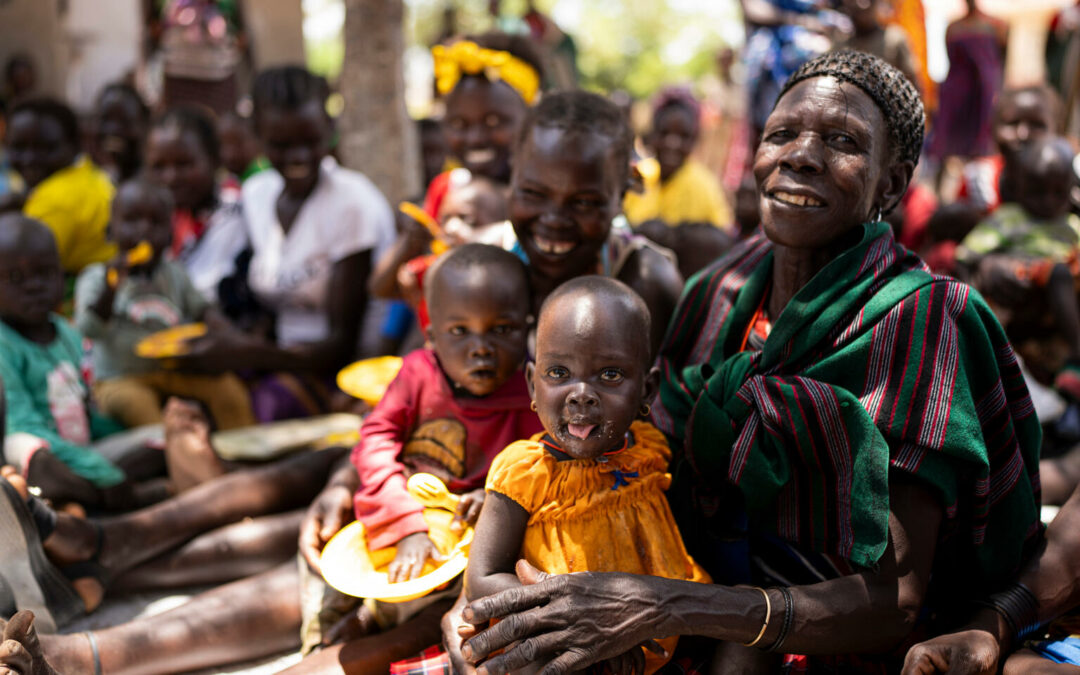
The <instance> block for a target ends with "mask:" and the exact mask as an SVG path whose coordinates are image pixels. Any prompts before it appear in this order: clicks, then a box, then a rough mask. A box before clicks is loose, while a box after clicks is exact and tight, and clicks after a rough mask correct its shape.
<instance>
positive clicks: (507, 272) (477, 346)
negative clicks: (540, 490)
mask: <svg viewBox="0 0 1080 675" xmlns="http://www.w3.org/2000/svg"><path fill="white" fill-rule="evenodd" d="M428 276H429V279H428V284H427V287H426V293H427V299H428V304H429V306H430V307H431V325H430V327H429V328H428V333H427V335H428V341H429V344H430V345H431V346H430V347H429V348H425V349H420V350H417V351H414V352H412V353H411V354H409V355H408V356H406V357H405V360H404V363H403V364H402V367H401V371H400V372H399V373H398V376H397V378H396V379H395V380H394V381H393V382H392V383H391V384H390V386H389V387H388V388H387V390H386V394H385V395H384V396H383V398H382V400H381V401H379V404H378V405H377V406H376V407H375V410H374V411H372V412H371V414H369V415H368V417H367V419H365V420H364V425H363V427H362V429H361V432H360V435H361V440H360V443H359V444H358V445H357V446H356V448H355V449H354V450H353V453H352V461H353V464H354V465H355V466H356V471H357V474H358V475H359V479H360V489H359V490H358V491H357V492H356V494H355V496H354V504H355V510H356V518H357V520H359V521H361V522H362V523H364V527H365V529H366V532H367V541H368V545H369V547H370V548H371V549H373V550H375V549H380V548H384V547H386V546H394V545H396V546H397V555H396V557H395V558H394V560H393V562H392V563H391V564H390V568H389V574H390V579H391V581H405V580H408V579H411V578H413V577H416V576H418V575H419V574H420V572H421V569H422V568H423V566H424V563H425V561H426V560H427V559H428V558H429V557H432V556H434V555H436V549H435V546H434V544H433V543H432V541H431V539H430V538H429V537H428V534H427V526H426V524H425V522H424V520H423V517H422V511H423V509H422V507H421V506H420V504H419V503H418V502H417V501H416V500H414V499H413V498H412V497H411V496H410V495H409V494H408V492H407V491H406V488H405V484H406V481H407V479H408V478H409V476H410V475H412V474H414V473H417V472H427V473H432V474H434V475H436V476H438V477H439V478H440V479H442V480H443V481H444V482H445V483H446V485H447V487H448V488H449V489H450V491H451V492H453V493H455V494H459V495H463V498H462V500H461V503H460V505H459V507H458V514H457V515H458V518H460V521H462V522H465V523H468V524H472V523H473V522H475V520H476V517H477V514H479V512H480V505H481V504H482V502H483V500H484V489H483V485H484V480H485V478H486V476H487V471H488V466H489V465H490V464H491V460H492V458H494V457H495V455H496V453H498V452H499V450H501V449H502V448H503V447H505V446H506V445H507V444H509V443H511V442H513V441H515V440H517V439H520V438H528V437H529V436H530V435H532V434H534V433H536V432H537V431H539V430H540V429H541V426H540V421H539V420H538V419H537V417H536V414H535V413H533V412H532V411H531V410H530V409H529V396H528V392H527V390H526V385H525V377H524V374H523V373H522V371H521V365H522V362H523V361H524V359H525V335H526V331H527V330H528V325H527V316H528V313H529V310H528V306H529V288H528V276H527V273H526V271H525V266H524V264H522V262H521V261H520V260H518V259H517V258H516V257H515V256H514V255H513V254H512V253H508V252H506V251H503V250H502V249H499V248H496V247H494V246H488V245H484V244H466V245H464V246H461V247H460V248H456V249H454V250H453V251H451V252H449V253H447V254H446V255H445V256H443V257H442V258H440V259H439V260H438V262H436V263H435V265H434V266H433V267H432V269H431V271H430V272H429V274H428ZM457 593H458V589H457V588H454V589H452V590H448V591H443V592H441V593H432V594H429V595H427V596H425V597H424V598H420V599H417V600H415V601H411V602H408V603H397V604H386V603H369V605H368V606H367V607H366V608H361V609H360V610H359V612H361V613H362V614H363V613H366V614H368V615H369V616H372V615H373V616H374V618H375V620H376V621H377V622H378V623H379V624H380V625H381V626H383V627H384V628H385V627H390V626H391V625H395V624H400V623H402V622H404V621H405V620H406V619H408V618H409V617H411V616H412V615H413V614H415V613H416V612H418V611H420V610H421V609H422V608H423V607H425V606H427V605H428V604H430V603H432V602H434V601H435V600H437V599H439V598H442V597H448V596H450V595H455V596H456V595H457ZM326 618H329V619H331V620H333V619H334V618H335V617H333V616H329V615H328V612H327V609H326V607H325V605H324V609H323V610H322V612H321V613H320V619H321V621H320V623H322V620H325V619H326ZM346 618H349V617H348V616H347V617H346ZM305 624H306V625H308V626H310V625H311V624H310V623H309V622H305ZM313 632H314V630H313V629H308V630H305V638H306V640H311V638H310V637H308V635H310V634H311V633H313ZM310 646H312V645H311V644H310V642H306V643H305V647H310Z"/></svg>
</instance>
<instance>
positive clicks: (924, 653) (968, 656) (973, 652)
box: [903, 630, 1001, 675]
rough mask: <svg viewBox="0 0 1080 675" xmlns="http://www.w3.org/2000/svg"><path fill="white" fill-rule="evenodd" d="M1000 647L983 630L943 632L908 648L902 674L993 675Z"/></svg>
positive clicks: (999, 654) (992, 637)
mask: <svg viewBox="0 0 1080 675" xmlns="http://www.w3.org/2000/svg"><path fill="white" fill-rule="evenodd" d="M1000 656H1001V646H1000V645H999V644H998V641H997V640H996V639H995V638H994V636H993V635H991V634H990V633H988V632H986V631H984V630H966V631H962V632H959V633H949V634H948V635H941V636H938V637H936V638H934V639H932V640H927V641H926V642H920V643H919V644H917V645H915V646H914V647H912V648H911V649H910V650H908V653H907V656H906V657H905V658H904V670H903V675H932V674H933V673H948V674H949V675H993V674H994V673H996V672H997V664H998V658H999V657H1000Z"/></svg>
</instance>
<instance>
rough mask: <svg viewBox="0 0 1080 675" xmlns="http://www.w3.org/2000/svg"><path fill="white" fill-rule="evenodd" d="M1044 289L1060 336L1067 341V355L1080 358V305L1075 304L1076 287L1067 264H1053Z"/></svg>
mask: <svg viewBox="0 0 1080 675" xmlns="http://www.w3.org/2000/svg"><path fill="white" fill-rule="evenodd" d="M1046 291H1047V295H1048V296H1049V300H1050V308H1051V309H1052V310H1053V312H1054V316H1055V317H1056V318H1057V322H1058V326H1060V327H1061V332H1062V336H1063V337H1064V338H1065V340H1066V341H1067V342H1068V345H1069V357H1070V358H1072V359H1080V306H1077V300H1076V287H1075V286H1074V285H1073V278H1072V273H1071V272H1070V271H1069V268H1068V267H1067V266H1065V265H1062V264H1060V263H1059V264H1057V265H1054V269H1053V270H1052V271H1051V272H1050V280H1049V281H1048V282H1047V286H1046Z"/></svg>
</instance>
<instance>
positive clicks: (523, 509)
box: [465, 276, 709, 673]
mask: <svg viewBox="0 0 1080 675" xmlns="http://www.w3.org/2000/svg"><path fill="white" fill-rule="evenodd" d="M525 375H526V379H527V381H528V384H529V394H530V396H531V397H532V400H533V407H534V409H535V410H536V411H537V414H538V415H539V416H540V421H541V423H542V424H543V425H544V429H546V431H545V432H544V433H540V434H537V435H535V436H533V437H532V438H531V439H529V440H525V441H518V442H516V443H512V444H511V445H509V446H508V447H507V448H506V449H505V450H503V451H502V452H501V453H499V455H498V456H497V457H496V458H495V461H494V462H493V463H492V465H491V469H490V470H489V472H488V479H487V486H486V487H487V492H488V496H487V498H486V499H485V500H484V506H483V508H482V510H481V512H480V519H479V521H478V522H477V525H476V535H475V538H474V540H473V544H472V548H471V552H470V555H469V568H468V570H467V571H466V579H465V588H466V593H467V595H468V597H469V600H470V601H472V600H475V599H477V598H480V597H484V596H487V595H491V594H493V593H497V592H499V591H501V590H504V589H506V588H510V587H513V586H517V585H520V582H519V581H518V578H517V576H516V575H515V574H514V563H515V561H516V560H517V559H518V558H519V557H521V558H524V559H525V560H527V561H528V562H529V563H531V564H532V565H533V566H535V567H537V568H539V569H540V570H542V571H544V572H548V573H550V574H565V573H570V572H586V571H588V572H629V573H634V574H649V575H655V576H661V577H666V578H669V579H681V580H692V581H700V582H705V581H708V580H709V577H708V575H707V574H706V573H705V571H704V570H702V569H701V568H700V567H699V566H698V565H697V563H695V562H694V561H693V559H692V558H691V557H690V555H689V554H688V553H687V552H686V547H685V546H684V544H683V541H682V537H681V536H680V535H679V531H678V528H677V527H676V525H675V520H674V518H673V516H672V514H671V509H670V507H669V506H668V503H667V499H666V498H665V497H664V491H665V490H666V489H667V487H668V486H669V485H670V484H671V476H670V474H668V473H667V466H668V461H669V459H670V457H671V451H670V449H669V448H668V444H667V441H666V440H665V439H664V436H663V434H661V433H660V431H659V430H657V429H656V428H655V427H654V426H652V425H651V424H649V423H648V422H645V421H643V420H642V419H641V418H643V417H644V416H646V415H648V414H649V401H650V400H651V399H652V398H653V397H654V396H655V395H656V392H657V387H658V385H659V371H657V370H656V369H655V368H653V367H652V355H651V353H650V349H649V310H648V308H647V307H646V306H645V303H644V301H643V300H642V299H641V298H640V297H639V296H638V295H637V294H636V293H634V292H633V291H632V290H630V288H629V287H627V286H626V285H625V284H623V283H621V282H619V281H616V280H614V279H609V278H604V277H596V276H586V277H578V278H576V279H574V280H571V281H569V282H567V283H565V284H563V285H562V286H560V287H559V288H558V289H556V290H555V291H554V292H553V293H552V294H551V296H549V297H548V299H547V301H546V302H545V303H544V307H543V309H542V310H541V312H540V322H539V325H538V327H537V332H536V362H535V363H534V364H529V365H528V366H527V367H526V371H525ZM657 637H663V636H657ZM675 640H676V638H665V639H664V640H660V641H659V642H660V643H661V645H662V646H663V647H664V649H665V650H666V651H667V653H668V654H671V653H672V651H673V650H674V647H675ZM614 661H617V663H609V665H610V666H611V670H612V672H629V670H628V669H627V668H625V667H624V666H634V665H637V666H643V667H644V668H645V672H646V673H652V672H655V671H656V670H657V669H658V668H659V667H660V666H662V665H663V664H664V662H665V661H666V658H664V657H660V656H658V655H656V654H655V653H652V652H649V653H646V652H645V651H644V650H643V649H642V648H640V647H635V648H634V649H632V650H630V651H629V652H627V653H625V654H623V655H621V656H620V657H618V658H617V659H615V660H614ZM635 670H639V669H635Z"/></svg>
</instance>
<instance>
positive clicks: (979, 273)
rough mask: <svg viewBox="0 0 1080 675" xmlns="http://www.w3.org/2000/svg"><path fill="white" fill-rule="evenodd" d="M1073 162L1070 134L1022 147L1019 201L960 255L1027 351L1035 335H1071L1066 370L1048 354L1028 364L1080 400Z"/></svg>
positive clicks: (1079, 260)
mask: <svg viewBox="0 0 1080 675" xmlns="http://www.w3.org/2000/svg"><path fill="white" fill-rule="evenodd" d="M1072 161H1073V151H1072V148H1071V146H1070V145H1069V143H1068V141H1066V140H1065V139H1063V138H1048V139H1042V140H1038V141H1035V142H1033V143H1030V144H1028V145H1027V146H1026V147H1024V148H1023V149H1021V150H1020V152H1019V153H1018V155H1017V156H1016V162H1017V171H1016V175H1017V181H1016V189H1017V194H1016V201H1015V202H1014V203H1005V204H1002V205H1001V206H1000V207H998V209H997V210H996V211H994V213H992V214H991V215H990V216H989V217H988V218H987V219H985V220H983V221H982V222H981V223H979V224H978V225H977V226H976V227H975V229H973V230H972V231H971V232H970V233H969V234H968V235H967V236H966V237H965V238H964V240H963V242H962V243H961V244H960V246H959V247H958V248H957V250H956V260H957V263H958V265H959V266H960V271H961V272H963V273H966V274H967V275H968V276H969V277H970V278H971V280H972V285H974V286H975V287H976V288H978V289H979V291H980V292H982V294H983V295H985V296H986V298H987V300H989V301H990V302H991V306H992V307H993V308H994V310H995V311H996V312H997V313H998V315H999V318H1000V319H1001V322H1002V324H1003V325H1004V326H1005V329H1006V331H1007V332H1008V333H1009V337H1010V339H1011V340H1012V341H1013V342H1014V344H1017V345H1018V349H1019V350H1020V351H1021V353H1023V352H1024V349H1023V348H1022V347H1023V343H1024V342H1025V340H1026V339H1028V338H1035V339H1038V340H1042V341H1044V340H1045V338H1046V335H1048V334H1055V333H1056V334H1058V335H1060V336H1061V337H1063V338H1064V341H1065V345H1064V347H1065V350H1066V352H1065V361H1066V365H1065V368H1064V369H1060V363H1057V364H1053V363H1050V362H1048V360H1047V359H1046V358H1045V356H1046V355H1045V354H1044V355H1043V356H1044V358H1041V359H1035V360H1031V359H1029V358H1027V356H1028V355H1027V354H1025V361H1027V362H1028V365H1029V366H1031V367H1032V370H1033V372H1035V373H1036V375H1038V372H1037V370H1038V369H1039V362H1042V364H1043V365H1044V367H1046V368H1048V369H1049V370H1050V372H1057V376H1056V382H1055V386H1056V387H1057V388H1058V389H1059V390H1060V391H1061V392H1062V393H1064V394H1066V395H1068V396H1069V397H1071V398H1073V399H1074V400H1080V308H1078V306H1077V293H1076V280H1077V279H1078V278H1080V217H1078V216H1077V215H1075V214H1072V213H1070V212H1069V190H1070V188H1071V185H1072ZM1047 328H1050V329H1051V330H1049V331H1047V330H1046V329H1047ZM1055 328H1056V331H1055V330H1054V329H1055ZM1058 371H1060V372H1058Z"/></svg>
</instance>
